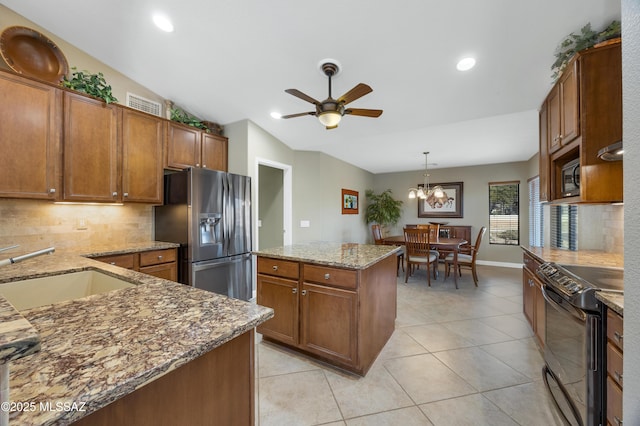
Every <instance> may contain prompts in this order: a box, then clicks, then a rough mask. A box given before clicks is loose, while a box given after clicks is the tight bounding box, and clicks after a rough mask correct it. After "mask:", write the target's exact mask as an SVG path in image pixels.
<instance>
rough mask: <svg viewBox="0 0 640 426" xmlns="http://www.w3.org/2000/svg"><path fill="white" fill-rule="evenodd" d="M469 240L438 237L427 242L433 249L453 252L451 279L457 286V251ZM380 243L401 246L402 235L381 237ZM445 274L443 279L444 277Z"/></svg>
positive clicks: (402, 241) (402, 243) (402, 242)
mask: <svg viewBox="0 0 640 426" xmlns="http://www.w3.org/2000/svg"><path fill="white" fill-rule="evenodd" d="M468 243H469V241H467V240H465V239H464V238H445V237H438V238H436V239H434V240H430V241H429V244H430V245H431V247H433V248H434V249H435V250H437V249H438V248H442V249H444V250H450V251H451V252H452V253H453V281H454V283H455V285H456V288H458V274H457V271H458V251H459V250H460V247H462V246H463V245H465V244H468ZM382 244H387V245H394V246H403V245H404V235H392V236H390V237H386V238H383V239H382ZM446 278H447V277H446V275H445V279H446Z"/></svg>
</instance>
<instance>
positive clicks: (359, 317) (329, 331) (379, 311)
mask: <svg viewBox="0 0 640 426" xmlns="http://www.w3.org/2000/svg"><path fill="white" fill-rule="evenodd" d="M398 250H400V248H398V247H394V246H384V245H367V244H354V243H327V242H317V243H307V244H295V245H290V246H284V247H277V248H273V249H266V250H259V251H257V252H255V254H256V255H257V256H258V258H257V264H258V267H257V292H258V294H257V302H258V304H259V305H262V306H268V307H270V308H273V310H274V311H275V316H274V318H273V319H270V320H269V321H266V322H265V323H264V324H262V325H260V326H259V327H258V329H257V330H258V332H260V333H262V335H263V339H264V340H266V341H270V342H274V343H278V344H282V345H285V346H287V347H289V348H291V349H294V350H296V351H299V352H302V353H304V354H307V355H309V356H312V357H315V358H318V359H320V360H322V361H324V362H327V363H330V364H332V365H334V366H336V367H339V368H341V369H344V370H347V371H350V372H352V373H356V374H358V375H365V374H366V373H367V371H368V370H369V368H370V367H371V365H372V364H373V362H374V361H375V359H376V357H377V356H378V354H379V353H380V351H381V350H382V348H383V347H384V345H385V344H386V343H387V341H388V340H389V338H390V337H391V334H393V331H394V328H395V318H396V308H397V307H396V296H397V295H396V291H397V288H396V287H397V281H396V252H397V251H398Z"/></svg>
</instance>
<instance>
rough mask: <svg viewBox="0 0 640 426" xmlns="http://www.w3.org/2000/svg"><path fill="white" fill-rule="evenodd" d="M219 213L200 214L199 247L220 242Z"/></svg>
mask: <svg viewBox="0 0 640 426" xmlns="http://www.w3.org/2000/svg"><path fill="white" fill-rule="evenodd" d="M220 217H221V215H220V213H202V214H200V218H199V219H200V245H201V246H203V245H207V244H218V243H219V242H220Z"/></svg>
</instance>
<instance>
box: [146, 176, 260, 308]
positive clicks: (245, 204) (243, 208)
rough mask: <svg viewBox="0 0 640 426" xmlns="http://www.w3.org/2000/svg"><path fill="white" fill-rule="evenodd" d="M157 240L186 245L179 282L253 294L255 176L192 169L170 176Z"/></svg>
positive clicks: (242, 295)
mask: <svg viewBox="0 0 640 426" xmlns="http://www.w3.org/2000/svg"><path fill="white" fill-rule="evenodd" d="M164 183H165V187H164V205H162V206H157V207H155V208H154V210H155V211H154V215H155V238H156V240H158V241H168V242H175V243H179V244H180V248H179V259H180V262H179V267H178V277H179V278H178V280H179V281H180V282H181V283H183V284H187V285H190V286H193V287H196V288H201V289H204V290H209V291H212V292H215V293H220V294H224V295H227V296H229V297H233V298H236V299H242V300H249V299H250V298H251V296H252V291H253V284H252V271H251V178H250V177H248V176H241V175H236V174H232V173H226V172H221V171H214V170H207V169H195V168H190V169H186V170H184V171H181V172H176V173H172V174H168V175H166V176H165V182H164Z"/></svg>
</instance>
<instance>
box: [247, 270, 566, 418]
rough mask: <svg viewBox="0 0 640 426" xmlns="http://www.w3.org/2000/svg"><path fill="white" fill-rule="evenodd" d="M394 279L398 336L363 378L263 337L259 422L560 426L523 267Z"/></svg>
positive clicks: (259, 362)
mask: <svg viewBox="0 0 640 426" xmlns="http://www.w3.org/2000/svg"><path fill="white" fill-rule="evenodd" d="M478 273H479V277H480V283H479V287H477V288H476V287H474V285H473V280H472V279H471V276H470V273H469V271H463V273H462V275H463V276H462V278H461V279H460V280H459V287H460V289H459V290H456V289H455V288H454V285H453V280H452V278H449V279H447V280H446V281H443V277H442V275H443V274H441V276H440V278H439V279H438V280H437V281H433V280H432V283H431V288H429V287H427V285H426V277H425V275H424V272H422V271H418V272H417V273H416V274H415V275H414V276H413V277H411V278H409V282H408V283H407V284H405V283H404V278H402V277H400V278H398V318H397V320H396V330H395V332H394V334H393V336H392V337H391V339H390V340H389V342H388V343H387V345H386V346H385V347H384V349H383V351H382V352H381V353H380V355H379V356H378V359H377V360H376V361H375V363H374V364H373V366H372V367H371V370H370V371H369V372H368V374H367V375H366V377H364V378H362V377H354V376H351V375H348V374H345V373H343V372H340V371H338V370H336V369H333V368H331V367H328V366H326V365H323V364H321V363H318V362H316V361H314V360H311V359H309V358H306V357H304V356H302V355H298V354H296V353H293V352H290V351H288V350H284V349H281V348H280V347H277V346H275V345H273V344H270V343H268V342H263V341H261V340H260V336H259V335H258V344H257V354H258V356H257V359H258V381H259V389H258V404H259V410H258V411H259V416H258V417H259V421H260V425H261V426H271V425H274V426H284V425H343V426H344V425H348V426H352V425H394V426H395V425H403V426H404V425H447V426H449V425H455V426H458V425H474V426H478V425H491V426H496V425H534V426H538V425H545V426H547V425H561V424H562V423H561V421H560V419H559V418H558V417H557V415H556V414H555V412H554V408H553V406H552V405H551V404H552V403H551V401H550V399H549V398H548V396H547V393H546V390H545V388H544V383H543V382H542V375H541V373H540V371H541V368H542V365H543V359H542V354H541V352H540V351H539V350H538V347H537V346H536V343H535V341H534V339H533V337H532V332H531V330H530V329H529V326H528V324H527V323H526V320H525V318H524V316H523V315H522V271H521V270H520V269H514V268H499V267H492V266H479V268H478Z"/></svg>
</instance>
